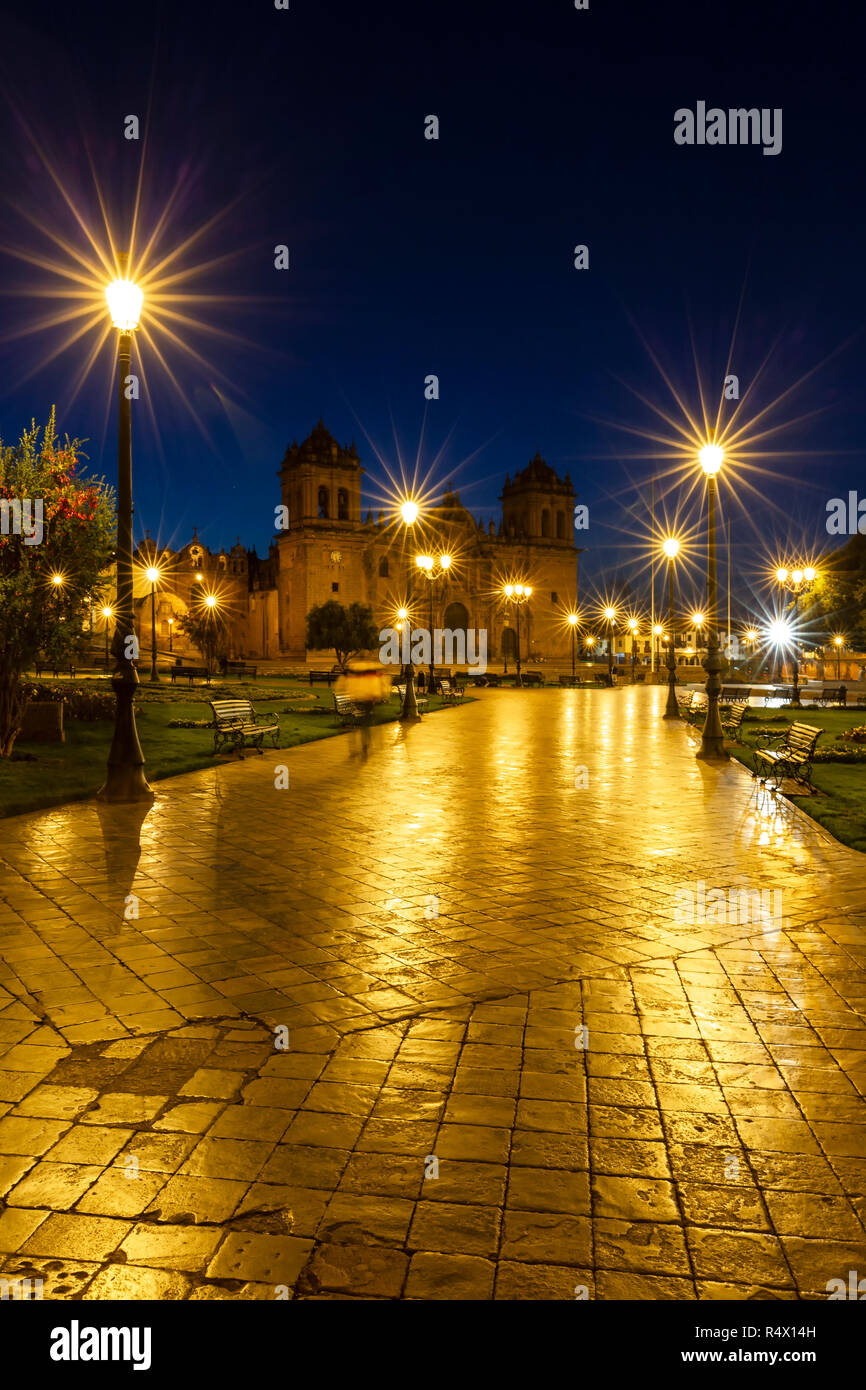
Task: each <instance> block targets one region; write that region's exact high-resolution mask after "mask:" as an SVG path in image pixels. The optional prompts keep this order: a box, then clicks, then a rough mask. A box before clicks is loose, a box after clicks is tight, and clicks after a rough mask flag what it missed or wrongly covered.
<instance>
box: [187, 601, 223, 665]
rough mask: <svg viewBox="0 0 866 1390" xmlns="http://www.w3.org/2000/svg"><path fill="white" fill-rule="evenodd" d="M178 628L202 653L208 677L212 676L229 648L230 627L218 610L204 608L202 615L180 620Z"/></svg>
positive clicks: (198, 614)
mask: <svg viewBox="0 0 866 1390" xmlns="http://www.w3.org/2000/svg"><path fill="white" fill-rule="evenodd" d="M177 625H178V627H179V628H180V630H181V632H184V633H186V635H187V637H188V638H189V640H190V641H191V642H192V644H193V646H194V647H197V648H198V650H199V652H200V653H201V656H202V659H203V661H204V664H205V666H206V667H207V672H208V675H210V676H212V675H213V672H214V667H215V666H216V664H217V661H218V659H219V657H221V656H224V655H225V652H226V650H227V648H228V625H227V623H226V620H225V618H224V617H223V616H222V614H221V613H220V612H219V610H218V609H217V608H215V607H214V608H208V607H204V608H203V609H202V611H201V612H200V613H195V612H193V613H187V614H185V616H184V617H182V618H180V619H178V624H177Z"/></svg>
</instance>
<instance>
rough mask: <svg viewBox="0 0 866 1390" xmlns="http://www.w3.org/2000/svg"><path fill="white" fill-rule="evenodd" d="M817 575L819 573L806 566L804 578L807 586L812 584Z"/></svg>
mask: <svg viewBox="0 0 866 1390" xmlns="http://www.w3.org/2000/svg"><path fill="white" fill-rule="evenodd" d="M816 573H817V571H816V570H813V569H812V566H811V565H807V566H806V568H805V569H804V570H803V578H804V579H805V581H806V583H807V584H811V583H812V580H813V579H814V578H815V576H816Z"/></svg>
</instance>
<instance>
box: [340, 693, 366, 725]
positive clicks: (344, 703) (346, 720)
mask: <svg viewBox="0 0 866 1390" xmlns="http://www.w3.org/2000/svg"><path fill="white" fill-rule="evenodd" d="M334 713H335V714H336V716H337V722H338V723H340V724H357V723H358V722H359V720H360V718H361V715H362V713H363V711H362V709H361V707H360V705H356V704H355V702H354V700H350V699H349V697H348V695H338V694H337V691H336V690H335V691H334Z"/></svg>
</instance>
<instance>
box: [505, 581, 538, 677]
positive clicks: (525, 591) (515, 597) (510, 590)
mask: <svg viewBox="0 0 866 1390" xmlns="http://www.w3.org/2000/svg"><path fill="white" fill-rule="evenodd" d="M502 592H503V594H504V595H505V597H506V598H507V599H508V601H509V603H513V604H514V611H515V614H516V617H517V654H516V657H517V663H516V664H517V675H516V677H515V680H514V684H515V685H523V681H522V679H521V676H520V605H521V603H527V602H528V601H529V597H530V595H531V594H532V588H531V586H530V585H529V584H506V585H505V587H504V589H503V590H502Z"/></svg>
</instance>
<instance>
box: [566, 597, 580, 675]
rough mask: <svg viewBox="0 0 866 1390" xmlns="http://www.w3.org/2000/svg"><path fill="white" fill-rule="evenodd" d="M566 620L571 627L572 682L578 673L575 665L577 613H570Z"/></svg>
mask: <svg viewBox="0 0 866 1390" xmlns="http://www.w3.org/2000/svg"><path fill="white" fill-rule="evenodd" d="M566 621H567V623H568V625H569V627H570V628H571V679H572V682H574V679H575V677H576V675H577V670H576V667H575V649H576V647H577V614H576V613H569V615H568V618H567V619H566Z"/></svg>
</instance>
